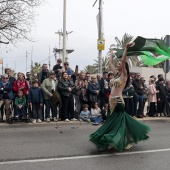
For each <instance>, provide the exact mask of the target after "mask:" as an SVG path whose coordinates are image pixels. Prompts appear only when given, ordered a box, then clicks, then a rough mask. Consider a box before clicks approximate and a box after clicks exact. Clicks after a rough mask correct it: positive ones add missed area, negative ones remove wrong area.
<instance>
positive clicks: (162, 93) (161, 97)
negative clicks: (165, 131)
mask: <svg viewBox="0 0 170 170" xmlns="http://www.w3.org/2000/svg"><path fill="white" fill-rule="evenodd" d="M156 90H158V91H159V93H157V104H158V108H157V112H158V114H159V115H160V116H165V115H164V108H165V101H166V95H167V88H166V86H165V84H164V79H163V77H160V78H159V80H158V83H157V85H156Z"/></svg>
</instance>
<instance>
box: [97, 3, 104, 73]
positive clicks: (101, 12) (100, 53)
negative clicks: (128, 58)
mask: <svg viewBox="0 0 170 170" xmlns="http://www.w3.org/2000/svg"><path fill="white" fill-rule="evenodd" d="M102 15H103V0H99V28H98V31H99V33H98V37H99V40H101V39H103V35H102V23H103V22H102V19H103V17H102ZM99 73H100V74H102V50H99Z"/></svg>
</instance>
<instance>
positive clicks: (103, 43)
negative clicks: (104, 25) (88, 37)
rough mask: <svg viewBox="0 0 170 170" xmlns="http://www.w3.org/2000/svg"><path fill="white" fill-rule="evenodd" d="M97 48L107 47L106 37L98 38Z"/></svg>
mask: <svg viewBox="0 0 170 170" xmlns="http://www.w3.org/2000/svg"><path fill="white" fill-rule="evenodd" d="M97 49H98V50H104V49H105V40H104V39H98V40H97Z"/></svg>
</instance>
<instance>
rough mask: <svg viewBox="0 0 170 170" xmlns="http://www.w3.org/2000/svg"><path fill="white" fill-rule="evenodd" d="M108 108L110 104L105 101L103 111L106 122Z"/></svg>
mask: <svg viewBox="0 0 170 170" xmlns="http://www.w3.org/2000/svg"><path fill="white" fill-rule="evenodd" d="M107 109H108V104H107V103H105V104H104V106H103V109H102V111H101V114H102V119H103V122H106V119H107Z"/></svg>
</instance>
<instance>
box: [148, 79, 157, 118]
mask: <svg viewBox="0 0 170 170" xmlns="http://www.w3.org/2000/svg"><path fill="white" fill-rule="evenodd" d="M158 92H159V91H157V90H156V87H155V80H154V78H150V80H149V93H148V103H149V112H148V116H150V117H155V116H156V102H157V97H156V93H158Z"/></svg>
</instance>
